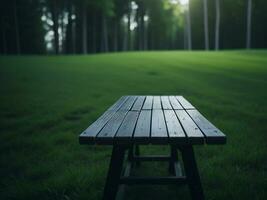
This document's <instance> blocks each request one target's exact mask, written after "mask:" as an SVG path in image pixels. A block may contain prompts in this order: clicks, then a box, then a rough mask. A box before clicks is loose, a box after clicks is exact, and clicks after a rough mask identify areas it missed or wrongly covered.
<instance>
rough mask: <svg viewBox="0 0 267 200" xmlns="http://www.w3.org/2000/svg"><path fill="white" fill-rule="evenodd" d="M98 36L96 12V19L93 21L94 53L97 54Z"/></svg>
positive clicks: (95, 15)
mask: <svg viewBox="0 0 267 200" xmlns="http://www.w3.org/2000/svg"><path fill="white" fill-rule="evenodd" d="M96 34H97V12H96V11H95V12H94V19H93V52H94V53H96V52H97V48H96Z"/></svg>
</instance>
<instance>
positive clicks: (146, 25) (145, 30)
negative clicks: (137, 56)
mask: <svg viewBox="0 0 267 200" xmlns="http://www.w3.org/2000/svg"><path fill="white" fill-rule="evenodd" d="M144 16H145V15H144ZM143 21H144V18H143ZM147 31H148V22H146V23H145V22H144V30H143V34H144V36H143V38H144V39H143V41H144V44H143V45H144V50H147V48H148V47H147Z"/></svg>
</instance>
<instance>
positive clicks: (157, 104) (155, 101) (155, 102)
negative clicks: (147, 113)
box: [153, 96, 162, 110]
mask: <svg viewBox="0 0 267 200" xmlns="http://www.w3.org/2000/svg"><path fill="white" fill-rule="evenodd" d="M161 108H162V107H161V101H160V96H154V97H153V110H155V109H161Z"/></svg>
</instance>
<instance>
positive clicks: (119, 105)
mask: <svg viewBox="0 0 267 200" xmlns="http://www.w3.org/2000/svg"><path fill="white" fill-rule="evenodd" d="M128 98H129V96H122V97H121V98H119V100H118V101H116V102H115V103H114V104H113V105H112V106H111V107H110V108H109V109H108V110H113V111H117V110H118V109H119V108H120V107H121V106H122V105H123V104H124V103H125V101H126V100H127V99H128Z"/></svg>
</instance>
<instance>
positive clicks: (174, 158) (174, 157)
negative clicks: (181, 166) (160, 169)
mask: <svg viewBox="0 0 267 200" xmlns="http://www.w3.org/2000/svg"><path fill="white" fill-rule="evenodd" d="M170 157H171V159H170V162H169V173H170V174H175V169H174V163H175V162H176V161H177V160H178V153H177V148H176V147H175V146H172V145H171V153H170Z"/></svg>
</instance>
